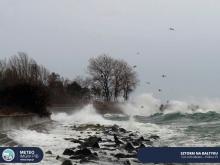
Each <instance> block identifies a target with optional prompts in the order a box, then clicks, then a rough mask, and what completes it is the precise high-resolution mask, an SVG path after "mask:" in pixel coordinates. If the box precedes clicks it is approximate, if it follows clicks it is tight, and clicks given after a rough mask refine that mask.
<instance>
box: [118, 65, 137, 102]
mask: <svg viewBox="0 0 220 165" xmlns="http://www.w3.org/2000/svg"><path fill="white" fill-rule="evenodd" d="M137 83H138V79H137V74H136V72H135V71H134V70H133V68H132V67H131V66H129V65H127V64H126V65H125V66H124V69H123V72H122V84H121V85H122V90H123V97H124V99H125V100H128V98H129V94H130V93H131V92H132V91H133V90H134V89H135V88H136V86H137Z"/></svg>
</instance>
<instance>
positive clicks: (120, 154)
mask: <svg viewBox="0 0 220 165" xmlns="http://www.w3.org/2000/svg"><path fill="white" fill-rule="evenodd" d="M114 156H115V157H116V158H117V159H120V158H135V157H136V155H135V154H123V153H118V154H116V155H114Z"/></svg>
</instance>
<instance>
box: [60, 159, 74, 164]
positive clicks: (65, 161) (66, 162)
mask: <svg viewBox="0 0 220 165" xmlns="http://www.w3.org/2000/svg"><path fill="white" fill-rule="evenodd" d="M61 165H73V163H72V162H71V161H70V160H64V162H63V163H62V164H61Z"/></svg>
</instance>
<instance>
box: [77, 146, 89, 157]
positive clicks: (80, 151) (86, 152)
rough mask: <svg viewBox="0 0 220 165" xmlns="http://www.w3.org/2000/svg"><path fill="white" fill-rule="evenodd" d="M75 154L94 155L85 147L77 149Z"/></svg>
mask: <svg viewBox="0 0 220 165" xmlns="http://www.w3.org/2000/svg"><path fill="white" fill-rule="evenodd" d="M74 155H84V156H89V155H92V152H91V151H90V150H89V149H88V148H84V149H82V150H77V151H76V152H75V154H74Z"/></svg>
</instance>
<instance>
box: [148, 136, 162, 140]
mask: <svg viewBox="0 0 220 165" xmlns="http://www.w3.org/2000/svg"><path fill="white" fill-rule="evenodd" d="M149 138H150V139H154V140H157V139H159V138H160V136H158V135H151V136H150V137H149Z"/></svg>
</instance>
